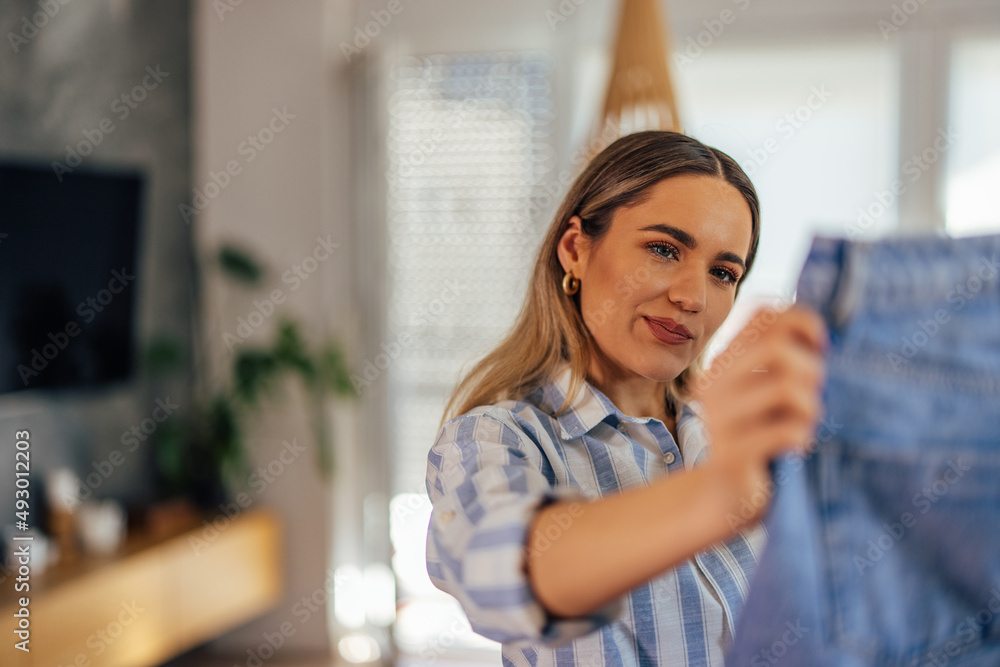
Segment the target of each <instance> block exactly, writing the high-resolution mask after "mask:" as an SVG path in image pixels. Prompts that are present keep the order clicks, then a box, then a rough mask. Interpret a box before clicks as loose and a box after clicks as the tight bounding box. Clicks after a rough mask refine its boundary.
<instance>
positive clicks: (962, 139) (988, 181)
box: [945, 37, 1000, 235]
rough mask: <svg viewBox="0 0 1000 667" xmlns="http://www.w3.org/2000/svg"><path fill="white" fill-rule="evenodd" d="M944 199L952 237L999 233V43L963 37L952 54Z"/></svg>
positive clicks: (993, 40) (995, 39)
mask: <svg viewBox="0 0 1000 667" xmlns="http://www.w3.org/2000/svg"><path fill="white" fill-rule="evenodd" d="M951 77H952V78H951V99H950V100H949V101H950V111H949V115H950V117H951V122H950V125H951V129H952V131H953V132H954V133H955V135H956V138H955V144H954V146H952V147H951V148H950V149H949V151H948V156H947V172H946V173H947V176H946V186H945V200H946V204H945V206H946V210H947V220H948V231H949V233H952V234H956V235H961V234H987V233H996V232H998V231H1000V195H998V192H997V184H998V183H1000V124H998V123H997V118H998V115H1000V40H998V39H997V38H995V37H994V38H993V39H985V38H980V39H964V40H959V41H957V42H956V43H955V45H954V47H953V50H952V67H951Z"/></svg>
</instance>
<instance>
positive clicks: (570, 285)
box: [562, 271, 580, 296]
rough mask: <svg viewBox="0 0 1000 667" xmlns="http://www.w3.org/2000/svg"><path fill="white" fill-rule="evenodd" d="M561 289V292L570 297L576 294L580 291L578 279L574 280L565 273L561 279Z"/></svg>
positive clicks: (571, 275) (570, 275)
mask: <svg viewBox="0 0 1000 667" xmlns="http://www.w3.org/2000/svg"><path fill="white" fill-rule="evenodd" d="M562 289H563V292H565V293H566V294H568V295H570V296H572V295H574V294H576V293H577V292H579V291H580V279H579V278H574V277H573V274H572V273H571V272H569V271H567V272H566V275H564V276H563V279H562Z"/></svg>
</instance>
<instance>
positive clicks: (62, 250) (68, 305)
mask: <svg viewBox="0 0 1000 667" xmlns="http://www.w3.org/2000/svg"><path fill="white" fill-rule="evenodd" d="M143 188H144V178H143V176H142V175H141V174H140V173H138V172H134V171H100V170H93V169H88V170H82V169H78V170H74V171H72V172H71V173H68V174H67V173H63V174H60V176H59V177H57V176H56V174H55V173H54V172H53V171H52V169H51V168H50V167H48V166H47V165H46V166H42V165H31V164H24V163H15V162H11V161H0V393H6V392H13V391H21V390H26V389H45V388H49V389H52V388H59V389H69V388H89V387H96V386H100V385H105V384H108V383H113V382H117V381H120V380H124V379H127V378H128V377H129V376H130V375H131V374H132V371H133V365H134V363H135V360H134V356H135V355H134V352H135V347H136V340H135V331H134V330H135V326H134V324H135V323H134V320H135V304H136V292H137V289H138V286H137V278H136V276H137V273H138V271H137V268H138V267H137V266H136V255H137V239H138V233H139V227H140V218H141V207H142V195H143Z"/></svg>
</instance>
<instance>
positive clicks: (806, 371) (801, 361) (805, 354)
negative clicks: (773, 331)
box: [750, 338, 826, 388]
mask: <svg viewBox="0 0 1000 667" xmlns="http://www.w3.org/2000/svg"><path fill="white" fill-rule="evenodd" d="M758 364H759V365H758V366H755V367H754V368H751V369H750V372H751V376H750V378H751V379H759V378H762V377H772V378H773V377H775V376H777V377H779V378H785V377H788V378H793V379H794V380H796V381H797V382H800V383H801V384H802V385H803V386H804V387H813V388H816V387H819V386H820V385H821V384H822V383H823V380H824V378H825V375H826V362H825V360H824V358H823V356H822V355H821V354H820V353H818V352H817V351H816V350H814V349H812V348H807V347H804V346H802V345H794V344H790V343H789V339H788V338H786V339H784V340H782V339H780V338H777V339H774V340H771V341H769V342H768V343H767V344H765V345H763V346H762V348H761V350H760V354H759V361H758ZM755 371H760V372H766V373H768V374H769V375H768V376H758V375H754V374H753V373H754V372H755Z"/></svg>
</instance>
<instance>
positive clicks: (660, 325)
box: [643, 317, 694, 345]
mask: <svg viewBox="0 0 1000 667" xmlns="http://www.w3.org/2000/svg"><path fill="white" fill-rule="evenodd" d="M643 319H644V320H646V324H647V326H649V331H650V333H652V334H653V336H655V337H656V338H657V339H658V340H660V341H662V342H664V343H667V344H669V345H681V344H683V343H687V342H688V341H691V340H694V336H692V335H691V332H690V331H688V328H687V327H685V326H684V325H683V324H678V323H677V322H675V321H673V320H671V319H659V318H657V319H655V320H654V319H650V318H648V317H644V318H643Z"/></svg>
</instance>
